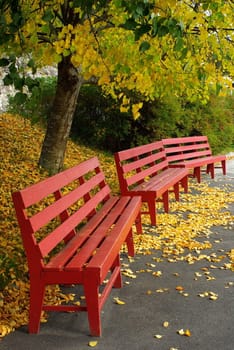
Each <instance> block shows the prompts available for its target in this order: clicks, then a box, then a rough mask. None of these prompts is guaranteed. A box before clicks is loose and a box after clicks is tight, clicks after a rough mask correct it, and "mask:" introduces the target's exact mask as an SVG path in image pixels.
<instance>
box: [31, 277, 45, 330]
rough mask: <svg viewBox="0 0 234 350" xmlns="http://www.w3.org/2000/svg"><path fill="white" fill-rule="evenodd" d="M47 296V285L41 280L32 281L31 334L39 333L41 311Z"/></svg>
mask: <svg viewBox="0 0 234 350" xmlns="http://www.w3.org/2000/svg"><path fill="white" fill-rule="evenodd" d="M44 295H45V285H44V283H42V282H41V281H40V280H38V281H33V282H32V281H31V284H30V308H29V326H28V330H29V333H34V334H36V333H38V332H39V330H40V319H41V311H42V306H43V301H44Z"/></svg>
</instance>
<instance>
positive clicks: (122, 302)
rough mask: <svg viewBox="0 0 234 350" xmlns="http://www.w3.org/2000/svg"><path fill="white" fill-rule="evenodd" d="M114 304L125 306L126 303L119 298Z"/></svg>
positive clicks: (115, 299)
mask: <svg viewBox="0 0 234 350" xmlns="http://www.w3.org/2000/svg"><path fill="white" fill-rule="evenodd" d="M114 302H115V303H116V304H118V305H125V301H122V300H120V299H119V298H118V297H117V298H114Z"/></svg>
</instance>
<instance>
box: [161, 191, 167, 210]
mask: <svg viewBox="0 0 234 350" xmlns="http://www.w3.org/2000/svg"><path fill="white" fill-rule="evenodd" d="M162 197H163V206H164V210H165V212H166V213H168V212H169V193H168V191H166V192H164V193H163V196H162Z"/></svg>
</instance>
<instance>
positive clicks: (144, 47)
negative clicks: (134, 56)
mask: <svg viewBox="0 0 234 350" xmlns="http://www.w3.org/2000/svg"><path fill="white" fill-rule="evenodd" d="M149 48H150V43H149V42H148V41H143V42H142V43H141V45H140V47H139V50H140V51H141V52H145V51H147V50H149Z"/></svg>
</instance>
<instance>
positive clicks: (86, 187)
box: [29, 173, 110, 231]
mask: <svg viewBox="0 0 234 350" xmlns="http://www.w3.org/2000/svg"><path fill="white" fill-rule="evenodd" d="M103 180H104V177H103V174H102V173H99V174H97V175H95V176H94V177H92V178H91V179H89V180H87V182H85V183H83V184H82V185H80V186H79V187H78V188H76V189H74V190H72V191H70V192H69V193H67V194H66V195H64V196H62V197H61V198H60V199H59V200H56V201H55V202H54V203H51V204H50V205H49V206H47V207H46V208H45V209H44V210H42V211H40V212H38V213H37V214H35V215H34V216H32V217H31V218H30V219H29V221H30V223H31V225H32V228H33V231H37V230H39V229H40V228H41V227H43V226H44V225H46V224H47V223H48V222H49V221H51V220H52V219H53V218H55V217H57V216H58V215H59V214H61V213H62V212H63V211H64V210H66V209H67V208H70V207H71V206H72V205H73V204H74V203H76V202H78V201H79V200H80V199H82V198H83V197H84V196H85V195H86V194H88V193H89V192H90V191H91V190H92V188H94V187H96V186H98V185H100V183H101V182H102V181H103ZM109 192H110V190H109ZM107 194H108V187H107V193H106V195H107Z"/></svg>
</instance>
